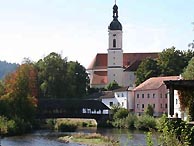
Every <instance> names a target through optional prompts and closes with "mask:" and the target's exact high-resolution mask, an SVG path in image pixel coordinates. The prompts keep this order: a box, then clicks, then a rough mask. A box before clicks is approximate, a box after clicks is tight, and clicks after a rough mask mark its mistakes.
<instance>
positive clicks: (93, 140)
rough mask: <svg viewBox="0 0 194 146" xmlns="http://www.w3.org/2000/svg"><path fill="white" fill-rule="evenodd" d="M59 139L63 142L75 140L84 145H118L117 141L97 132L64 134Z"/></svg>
mask: <svg viewBox="0 0 194 146" xmlns="http://www.w3.org/2000/svg"><path fill="white" fill-rule="evenodd" d="M59 141H61V142H64V143H69V142H75V143H79V144H86V145H92V146H107V145H111V146H119V142H118V141H116V140H114V139H112V138H109V137H106V136H102V135H100V134H97V133H93V134H83V133H79V134H75V135H71V136H64V137H60V138H59Z"/></svg>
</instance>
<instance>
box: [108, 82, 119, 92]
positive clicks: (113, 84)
mask: <svg viewBox="0 0 194 146" xmlns="http://www.w3.org/2000/svg"><path fill="white" fill-rule="evenodd" d="M118 88H120V86H119V84H118V83H117V82H116V81H113V82H111V83H109V84H108V85H107V87H106V89H107V90H115V89H118Z"/></svg>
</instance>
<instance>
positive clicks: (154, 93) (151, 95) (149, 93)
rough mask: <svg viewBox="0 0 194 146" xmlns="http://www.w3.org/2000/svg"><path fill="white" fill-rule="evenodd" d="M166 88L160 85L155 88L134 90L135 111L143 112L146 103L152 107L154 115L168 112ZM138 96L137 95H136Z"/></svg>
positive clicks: (146, 105)
mask: <svg viewBox="0 0 194 146" xmlns="http://www.w3.org/2000/svg"><path fill="white" fill-rule="evenodd" d="M167 91H168V90H167V89H166V87H165V85H162V86H161V87H160V88H159V89H156V90H142V91H134V97H135V113H137V114H140V115H141V114H143V113H144V112H145V110H146V109H147V107H148V104H150V105H152V107H153V108H154V116H161V115H162V114H163V113H167V112H168V98H167V95H166V93H167ZM138 96H139V97H138Z"/></svg>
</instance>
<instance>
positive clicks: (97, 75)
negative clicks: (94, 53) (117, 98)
mask: <svg viewBox="0 0 194 146" xmlns="http://www.w3.org/2000/svg"><path fill="white" fill-rule="evenodd" d="M102 84H107V71H95V72H94V74H93V80H92V85H102Z"/></svg>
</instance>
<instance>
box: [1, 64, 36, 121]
mask: <svg viewBox="0 0 194 146" xmlns="http://www.w3.org/2000/svg"><path fill="white" fill-rule="evenodd" d="M4 82H5V94H4V95H3V96H2V97H1V98H2V99H4V100H7V102H8V103H9V105H8V106H9V109H8V110H9V112H8V113H7V115H6V116H8V117H10V118H13V117H18V118H20V119H23V120H24V121H25V122H27V121H29V122H30V121H32V120H33V118H34V116H35V108H36V106H37V100H36V97H37V72H36V69H35V67H34V65H33V64H22V65H21V66H19V67H18V68H17V70H16V71H15V72H14V73H11V74H9V75H7V76H6V78H5V81H4Z"/></svg>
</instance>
